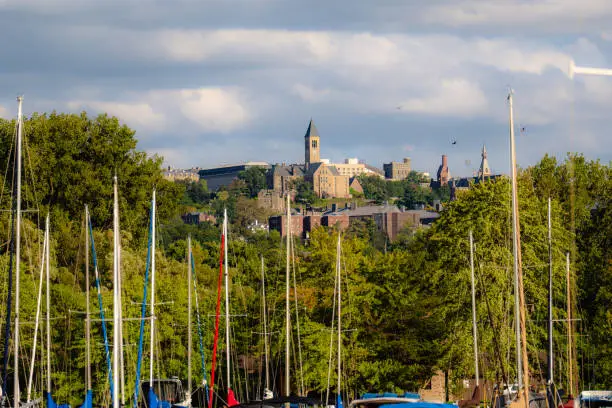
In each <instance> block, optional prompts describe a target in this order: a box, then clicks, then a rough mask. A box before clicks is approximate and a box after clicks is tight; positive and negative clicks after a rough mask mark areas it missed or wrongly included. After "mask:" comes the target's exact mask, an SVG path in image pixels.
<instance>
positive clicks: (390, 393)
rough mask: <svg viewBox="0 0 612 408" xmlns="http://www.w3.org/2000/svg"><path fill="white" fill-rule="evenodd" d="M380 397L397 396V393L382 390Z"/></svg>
mask: <svg viewBox="0 0 612 408" xmlns="http://www.w3.org/2000/svg"><path fill="white" fill-rule="evenodd" d="M382 397H385V398H389V397H391V398H397V394H396V393H394V392H383V395H382Z"/></svg>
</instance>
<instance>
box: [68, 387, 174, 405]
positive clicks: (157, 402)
mask: <svg viewBox="0 0 612 408" xmlns="http://www.w3.org/2000/svg"><path fill="white" fill-rule="evenodd" d="M147 398H148V400H149V403H148V407H149V408H171V407H172V406H171V405H170V403H169V402H168V401H160V400H159V399H158V398H157V395H156V394H155V391H153V389H152V388H149V395H148V396H147ZM60 408H61V407H60Z"/></svg>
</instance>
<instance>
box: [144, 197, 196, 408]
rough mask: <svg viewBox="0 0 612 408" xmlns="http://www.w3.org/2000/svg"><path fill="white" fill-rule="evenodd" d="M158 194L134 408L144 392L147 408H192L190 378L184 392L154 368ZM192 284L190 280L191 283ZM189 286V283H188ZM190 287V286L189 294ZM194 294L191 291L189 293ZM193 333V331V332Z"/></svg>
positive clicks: (175, 381)
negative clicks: (144, 376) (145, 364)
mask: <svg viewBox="0 0 612 408" xmlns="http://www.w3.org/2000/svg"><path fill="white" fill-rule="evenodd" d="M155 215H156V192H155V190H153V195H152V199H151V216H150V224H149V246H148V253H147V267H146V271H145V285H144V294H143V303H142V308H141V322H140V338H139V342H138V360H137V370H136V386H135V392H134V407H135V408H136V407H137V405H138V394H139V391H142V394H143V397H144V400H145V406H146V407H148V408H157V407H158V406H159V407H170V406H172V407H190V406H191V386H190V385H189V384H191V378H189V381H188V383H189V384H188V393H187V395H185V394H184V393H183V385H182V383H181V381H180V380H179V379H178V378H169V379H156V378H154V372H153V367H154V363H155V321H156V315H155V244H156V235H155V221H156V217H155ZM149 267H150V271H151V303H150V307H151V314H150V321H151V326H150V329H151V332H150V355H149V380H148V381H142V383H140V368H141V362H142V347H143V337H144V322H145V320H146V317H145V314H146V300H147V280H148V273H149ZM188 282H189V281H188ZM188 285H189V284H188ZM190 290H191V285H189V291H190ZM189 294H190V295H191V292H190V293H189ZM190 333H191V332H190ZM188 350H189V352H188V353H189V354H188V357H189V369H188V371H189V373H190V372H191V347H189V349H188Z"/></svg>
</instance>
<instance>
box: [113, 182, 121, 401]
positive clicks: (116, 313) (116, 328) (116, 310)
mask: <svg viewBox="0 0 612 408" xmlns="http://www.w3.org/2000/svg"><path fill="white" fill-rule="evenodd" d="M118 207H119V199H118V197H117V175H115V177H114V182H113V237H114V240H113V252H114V254H113V299H114V301H113V383H114V384H119V351H120V344H121V335H120V329H121V324H120V321H121V312H120V310H121V305H120V303H119V302H120V297H121V291H120V284H119V279H120V277H119V251H118V247H119V209H118ZM115 386H117V385H115ZM119 406H120V404H119V392H117V390H115V392H114V393H113V408H119Z"/></svg>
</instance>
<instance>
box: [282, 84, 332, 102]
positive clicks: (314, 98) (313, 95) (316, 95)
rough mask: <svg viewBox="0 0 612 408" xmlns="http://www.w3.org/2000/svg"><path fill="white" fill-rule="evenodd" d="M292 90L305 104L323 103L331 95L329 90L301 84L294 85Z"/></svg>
mask: <svg viewBox="0 0 612 408" xmlns="http://www.w3.org/2000/svg"><path fill="white" fill-rule="evenodd" d="M291 90H292V92H293V93H294V94H296V95H297V96H299V97H300V98H301V99H302V100H303V101H305V102H321V101H324V100H326V99H327V98H328V97H329V96H330V95H331V91H330V90H329V89H315V88H313V87H311V86H308V85H304V84H300V83H298V84H295V85H293V87H292V88H291Z"/></svg>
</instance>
